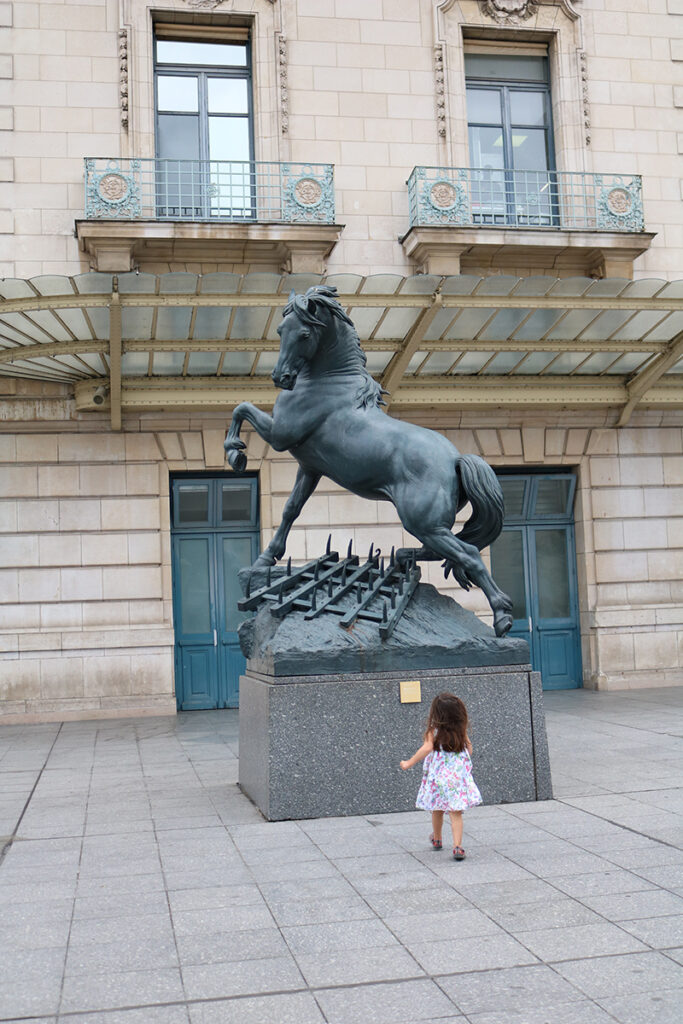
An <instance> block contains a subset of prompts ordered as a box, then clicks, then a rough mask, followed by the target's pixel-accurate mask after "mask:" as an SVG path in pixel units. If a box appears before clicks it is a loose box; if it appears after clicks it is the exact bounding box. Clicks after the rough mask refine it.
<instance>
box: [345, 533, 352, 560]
mask: <svg viewBox="0 0 683 1024" xmlns="http://www.w3.org/2000/svg"><path fill="white" fill-rule="evenodd" d="M352 551H353V537H352V538H351V540H350V541H349V547H348V550H347V552H346V557H347V558H350V557H351V553H352Z"/></svg>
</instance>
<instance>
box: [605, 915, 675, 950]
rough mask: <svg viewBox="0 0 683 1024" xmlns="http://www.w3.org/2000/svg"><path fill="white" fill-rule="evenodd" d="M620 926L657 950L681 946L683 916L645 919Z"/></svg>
mask: <svg viewBox="0 0 683 1024" xmlns="http://www.w3.org/2000/svg"><path fill="white" fill-rule="evenodd" d="M619 925H620V927H621V928H625V929H626V931H627V932H630V933H631V935H635V937H636V938H638V939H641V940H642V941H643V942H646V943H647V944H648V946H653V947H654V948H655V949H667V948H668V947H669V946H671V947H674V946H679V945H680V943H681V935H683V915H681V914H677V915H676V916H674V917H644V918H640V919H639V920H637V921H620V922H619Z"/></svg>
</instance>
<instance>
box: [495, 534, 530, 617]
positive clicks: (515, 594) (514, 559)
mask: <svg viewBox="0 0 683 1024" xmlns="http://www.w3.org/2000/svg"><path fill="white" fill-rule="evenodd" d="M491 575H492V576H493V578H494V580H495V581H496V583H497V585H498V586H499V587H500V589H501V590H502V591H504V593H506V594H507V595H508V596H509V597H510V598H511V599H512V617H513V619H526V618H527V610H526V590H525V587H524V547H523V543H522V531H521V530H503V532H502V533H501V535H500V536H499V537H498V539H497V540H496V541H494V543H493V544H492V545H491Z"/></svg>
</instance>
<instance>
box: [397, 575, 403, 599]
mask: <svg viewBox="0 0 683 1024" xmlns="http://www.w3.org/2000/svg"><path fill="white" fill-rule="evenodd" d="M398 592H399V594H400V595H401V597H403V577H402V576H399V578H398Z"/></svg>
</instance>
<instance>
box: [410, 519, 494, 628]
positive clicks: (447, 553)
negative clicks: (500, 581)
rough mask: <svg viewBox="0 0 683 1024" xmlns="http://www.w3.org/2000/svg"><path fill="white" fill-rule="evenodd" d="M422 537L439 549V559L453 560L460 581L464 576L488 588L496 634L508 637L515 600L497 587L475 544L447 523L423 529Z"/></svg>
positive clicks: (432, 549) (430, 548) (431, 547)
mask: <svg viewBox="0 0 683 1024" xmlns="http://www.w3.org/2000/svg"><path fill="white" fill-rule="evenodd" d="M420 540H421V541H422V543H423V544H424V545H425V548H426V549H427V550H428V551H429V552H435V553H436V555H437V556H438V557H439V558H444V559H445V560H446V561H447V562H449V563H451V568H452V569H453V575H454V576H455V578H456V579H457V580H458V582H461V576H462V577H464V578H465V580H469V581H470V582H471V583H474V585H475V586H477V587H480V588H481V589H482V590H483V591H484V594H485V595H486V599H487V601H488V603H489V604H490V605H491V611H492V612H493V628H494V629H495V631H496V636H504V635H505V634H506V633H507V631H508V630H509V629H510V627H511V626H512V615H511V614H510V612H511V611H512V601H511V600H510V598H509V597H508V596H507V594H504V593H503V591H502V590H501V589H500V588H499V587H497V586H496V584H495V582H494V580H493V577H492V576H491V574H490V572H489V571H488V570H487V568H486V566H485V565H484V563H483V561H482V558H481V555H480V554H479V552H478V550H477V549H476V548H475V547H474V545H473V544H468V543H467V542H466V541H462V540H458V538H457V537H454V536H453V534H452V533H451V531H450V530H449V529H448V527H446V526H437V527H434V528H432V529H431V530H429V531H421V534H420Z"/></svg>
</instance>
